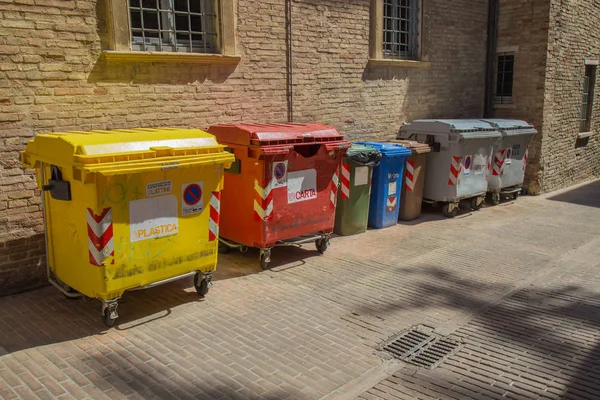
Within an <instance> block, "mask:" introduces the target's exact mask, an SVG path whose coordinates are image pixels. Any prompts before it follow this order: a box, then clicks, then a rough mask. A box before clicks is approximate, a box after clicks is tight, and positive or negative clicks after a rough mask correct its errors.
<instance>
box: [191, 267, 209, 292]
mask: <svg viewBox="0 0 600 400" xmlns="http://www.w3.org/2000/svg"><path fill="white" fill-rule="evenodd" d="M211 279H212V276H211V275H205V274H202V273H201V272H196V275H194V288H195V289H196V293H198V295H200V296H202V297H204V296H206V295H207V294H208V286H209V284H210V281H211Z"/></svg>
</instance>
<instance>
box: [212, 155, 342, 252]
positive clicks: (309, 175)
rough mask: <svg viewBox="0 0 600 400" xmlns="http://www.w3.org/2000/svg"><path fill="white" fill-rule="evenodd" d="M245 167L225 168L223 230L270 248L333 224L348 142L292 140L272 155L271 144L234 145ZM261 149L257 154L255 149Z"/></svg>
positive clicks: (224, 234) (253, 244)
mask: <svg viewBox="0 0 600 400" xmlns="http://www.w3.org/2000/svg"><path fill="white" fill-rule="evenodd" d="M229 146H230V147H231V148H232V149H233V151H234V154H235V157H236V159H237V160H238V161H236V163H238V162H239V166H240V169H239V171H238V170H235V171H231V170H230V171H227V172H226V173H225V189H224V191H223V196H222V209H223V212H222V219H221V221H222V224H221V235H222V237H223V238H224V239H228V240H231V241H233V242H236V243H240V244H243V245H246V246H251V247H258V248H270V247H272V246H273V245H274V244H275V243H276V242H279V241H284V240H288V239H292V238H295V237H299V236H304V235H310V234H316V233H320V232H323V233H328V232H331V231H332V230H333V223H334V216H335V207H336V201H335V196H336V194H337V185H334V182H335V180H336V179H339V175H338V174H339V172H338V170H339V166H340V163H341V158H342V155H343V154H344V150H345V146H346V145H345V144H341V146H342V147H340V148H339V149H333V150H332V149H331V148H330V149H328V148H327V146H325V145H322V144H300V145H295V146H289V149H288V150H287V151H285V152H281V154H274V155H269V153H271V151H273V152H274V153H277V151H276V150H275V149H271V148H269V146H262V147H247V146H239V145H233V144H230V145H229ZM250 153H252V154H261V155H260V156H258V157H257V158H254V157H252V156H251V155H252V154H250Z"/></svg>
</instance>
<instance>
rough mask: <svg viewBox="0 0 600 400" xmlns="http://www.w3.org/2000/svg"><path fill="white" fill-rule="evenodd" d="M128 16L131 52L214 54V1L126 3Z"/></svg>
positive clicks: (158, 0)
mask: <svg viewBox="0 0 600 400" xmlns="http://www.w3.org/2000/svg"><path fill="white" fill-rule="evenodd" d="M129 12H130V24H131V27H130V28H131V48H132V50H139V51H169V52H189V53H215V52H216V49H217V46H216V39H217V26H218V22H217V13H216V10H215V3H214V2H213V0H129Z"/></svg>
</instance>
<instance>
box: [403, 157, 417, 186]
mask: <svg viewBox="0 0 600 400" xmlns="http://www.w3.org/2000/svg"><path fill="white" fill-rule="evenodd" d="M404 187H405V189H406V191H407V192H412V191H413V190H415V162H414V161H413V160H406V173H405V176H404Z"/></svg>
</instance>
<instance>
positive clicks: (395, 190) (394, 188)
mask: <svg viewBox="0 0 600 400" xmlns="http://www.w3.org/2000/svg"><path fill="white" fill-rule="evenodd" d="M396 193H398V186H397V185H396V182H390V184H389V185H388V195H389V196H393V195H395V194H396Z"/></svg>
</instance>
